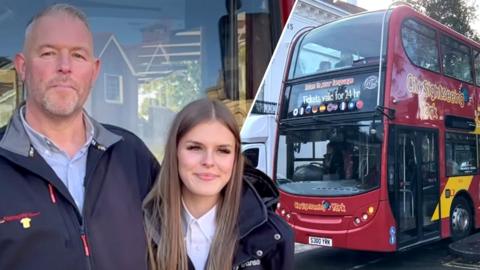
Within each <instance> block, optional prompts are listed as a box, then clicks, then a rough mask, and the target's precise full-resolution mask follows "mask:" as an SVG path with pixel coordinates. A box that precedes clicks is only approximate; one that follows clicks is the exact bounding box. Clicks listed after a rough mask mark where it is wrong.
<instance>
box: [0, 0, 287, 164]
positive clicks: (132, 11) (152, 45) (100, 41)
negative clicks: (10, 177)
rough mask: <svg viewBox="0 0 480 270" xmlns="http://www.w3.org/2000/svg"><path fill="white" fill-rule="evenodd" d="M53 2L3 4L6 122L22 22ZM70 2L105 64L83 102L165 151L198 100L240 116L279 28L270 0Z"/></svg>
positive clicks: (1, 75)
mask: <svg viewBox="0 0 480 270" xmlns="http://www.w3.org/2000/svg"><path fill="white" fill-rule="evenodd" d="M51 2H52V1H27V0H15V1H14V0H6V1H1V3H2V4H1V6H0V36H2V37H3V38H2V46H1V47H0V124H5V123H6V122H7V121H8V119H9V117H10V115H11V113H12V110H13V108H15V106H16V105H17V104H18V101H19V100H20V99H21V98H22V93H21V89H22V85H21V83H20V82H18V81H16V80H17V78H16V74H15V71H14V67H13V64H12V60H13V58H14V56H15V54H16V53H17V52H18V51H19V50H20V49H21V48H22V42H23V38H24V30H25V29H24V28H25V26H26V24H27V22H28V21H29V20H30V18H31V17H32V16H33V15H34V14H36V13H37V12H38V11H39V10H41V9H43V8H45V6H46V5H47V4H49V3H51ZM68 3H71V4H73V5H75V6H77V7H79V8H81V9H82V10H83V11H84V12H85V13H86V15H87V17H88V19H89V24H90V26H91V28H92V32H93V38H94V47H95V48H94V50H95V55H96V56H97V57H98V58H99V59H100V61H101V63H102V65H101V70H100V74H99V76H98V79H97V81H96V83H95V85H94V86H93V89H92V93H91V96H90V98H89V100H88V101H87V103H86V105H85V108H86V109H87V111H88V112H89V113H90V114H91V115H92V116H93V117H94V118H96V119H97V120H98V121H100V122H103V123H109V124H113V125H117V126H120V127H123V128H126V129H128V130H130V131H132V132H134V133H135V134H137V135H138V136H140V137H141V138H142V139H143V140H144V141H145V142H146V143H147V145H148V146H149V147H150V149H151V150H152V151H153V152H154V153H155V155H156V156H157V157H159V158H161V157H162V156H163V145H164V143H165V141H166V136H167V130H168V127H169V125H170V122H171V120H172V119H173V117H174V116H175V114H176V113H177V112H178V111H179V110H180V109H181V108H183V106H185V105H186V104H187V103H189V102H190V101H192V100H194V99H197V98H200V97H206V96H209V97H212V98H218V99H220V100H223V101H224V102H225V103H226V104H228V106H229V108H230V109H231V110H232V111H233V112H234V114H235V116H236V117H237V120H238V122H239V124H241V123H242V122H243V120H244V118H245V117H246V115H247V113H248V110H249V108H250V105H251V102H252V101H253V98H254V97H255V93H256V91H257V88H258V85H259V84H260V81H261V79H262V76H263V74H264V71H265V69H266V67H267V65H268V62H269V59H270V57H271V54H272V52H273V49H274V47H275V44H274V42H276V40H277V38H278V37H274V36H273V34H272V33H279V31H278V29H272V28H274V27H279V26H280V16H278V15H279V3H278V2H276V1H273V0H260V1H258V0H242V1H240V0H228V1H225V0H205V1H198V0H155V1H153V0H138V1H134V2H132V1H127V0H115V1H113V0H93V1H86V0H72V1H68ZM272 9H274V11H272ZM274 18H275V20H278V22H277V21H275V20H274ZM272 30H276V31H272Z"/></svg>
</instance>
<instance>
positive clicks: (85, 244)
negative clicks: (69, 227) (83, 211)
mask: <svg viewBox="0 0 480 270" xmlns="http://www.w3.org/2000/svg"><path fill="white" fill-rule="evenodd" d="M80 238H81V239H82V244H83V250H84V252H85V259H86V260H87V269H88V270H91V269H92V258H91V253H90V245H89V244H88V236H87V229H86V226H85V219H83V218H82V225H81V226H80Z"/></svg>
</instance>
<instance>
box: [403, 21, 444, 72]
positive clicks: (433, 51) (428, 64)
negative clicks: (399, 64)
mask: <svg viewBox="0 0 480 270" xmlns="http://www.w3.org/2000/svg"><path fill="white" fill-rule="evenodd" d="M401 32H402V43H403V47H404V48H405V53H406V54H407V56H408V58H409V59H410V61H412V62H413V63H414V64H415V65H418V66H421V67H423V68H426V69H429V70H432V71H440V68H439V64H438V48H437V45H436V32H435V30H433V29H431V28H430V27H428V26H425V25H423V24H421V23H419V22H417V21H414V20H411V19H408V20H405V21H404V22H403V24H402V30H401Z"/></svg>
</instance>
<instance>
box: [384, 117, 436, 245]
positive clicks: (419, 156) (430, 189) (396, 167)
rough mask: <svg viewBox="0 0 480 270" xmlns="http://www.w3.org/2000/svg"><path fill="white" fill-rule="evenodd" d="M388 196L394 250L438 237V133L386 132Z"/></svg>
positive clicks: (421, 131)
mask: <svg viewBox="0 0 480 270" xmlns="http://www.w3.org/2000/svg"><path fill="white" fill-rule="evenodd" d="M390 138H391V140H389V142H390V146H389V152H390V153H389V165H388V166H389V178H391V179H389V196H390V203H391V205H392V210H393V212H394V215H395V217H396V221H397V239H398V240H397V241H398V242H397V243H398V248H405V247H407V246H410V245H413V244H416V243H419V242H426V241H430V240H433V239H437V238H439V237H440V223H439V218H438V217H434V212H435V207H436V206H437V204H438V201H439V174H438V168H439V165H438V133H437V131H435V130H429V129H409V128H406V127H399V126H396V127H395V126H394V127H392V128H391V130H390Z"/></svg>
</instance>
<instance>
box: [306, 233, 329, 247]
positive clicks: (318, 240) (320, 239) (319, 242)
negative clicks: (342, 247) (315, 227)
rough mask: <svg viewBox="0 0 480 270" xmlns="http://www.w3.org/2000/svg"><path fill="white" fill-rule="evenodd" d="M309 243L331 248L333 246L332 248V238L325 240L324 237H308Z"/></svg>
mask: <svg viewBox="0 0 480 270" xmlns="http://www.w3.org/2000/svg"><path fill="white" fill-rule="evenodd" d="M308 243H309V244H310V245H316V246H324V247H331V246H332V239H330V238H323V237H315V236H309V237H308Z"/></svg>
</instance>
